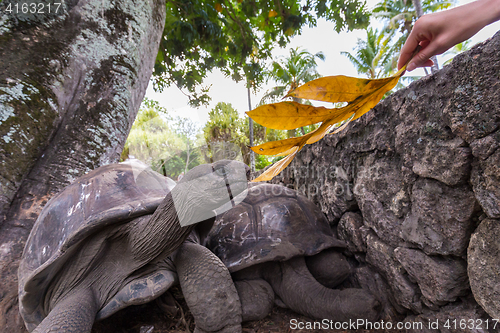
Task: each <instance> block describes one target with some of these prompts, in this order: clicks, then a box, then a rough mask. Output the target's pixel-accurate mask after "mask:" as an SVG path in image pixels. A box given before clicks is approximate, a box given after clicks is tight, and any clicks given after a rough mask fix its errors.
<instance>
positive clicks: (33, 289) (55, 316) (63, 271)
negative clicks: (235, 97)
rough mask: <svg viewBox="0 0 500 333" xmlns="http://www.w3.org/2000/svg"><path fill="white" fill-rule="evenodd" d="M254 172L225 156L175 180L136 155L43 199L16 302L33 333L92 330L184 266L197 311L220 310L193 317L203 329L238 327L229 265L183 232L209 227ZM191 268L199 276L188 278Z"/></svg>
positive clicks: (166, 283) (154, 293) (186, 288)
mask: <svg viewBox="0 0 500 333" xmlns="http://www.w3.org/2000/svg"><path fill="white" fill-rule="evenodd" d="M248 175H249V171H248V167H246V166H245V165H244V164H243V163H240V162H236V161H227V160H223V161H218V162H215V163H212V164H205V165H200V166H198V167H195V168H193V169H192V170H190V171H189V172H188V173H187V174H186V175H185V176H184V177H183V179H182V180H181V181H180V182H179V183H178V184H177V185H175V186H173V185H174V184H175V183H173V181H170V183H169V182H168V181H167V178H165V177H163V176H161V175H159V174H157V173H155V172H153V171H151V170H150V169H148V168H146V166H145V165H144V164H142V163H138V162H131V163H122V164H113V165H108V166H104V167H101V168H98V169H96V170H94V171H92V172H90V173H88V174H87V175H85V176H83V177H81V178H78V179H77V180H76V181H75V182H73V183H72V184H71V185H69V186H68V187H66V188H65V189H64V190H63V191H62V192H60V193H59V194H57V195H56V196H54V197H53V198H52V199H51V200H50V201H49V202H48V203H47V204H46V206H45V207H44V209H43V210H42V212H41V214H40V216H39V217H38V219H37V221H36V222H35V225H34V227H33V230H32V232H31V234H30V236H29V238H28V240H27V243H26V246H25V249H24V253H23V256H22V259H21V262H20V267H19V299H20V303H19V305H20V312H21V315H22V317H23V319H24V321H25V324H26V327H27V328H28V330H29V331H33V332H36V333H41V332H77V333H83V332H90V330H91V328H92V325H93V323H94V320H96V319H102V318H105V317H108V316H110V315H111V314H113V313H115V312H116V311H118V310H120V309H122V308H124V307H126V306H128V305H130V304H141V303H145V302H148V301H150V300H152V299H154V298H155V297H158V296H159V295H160V294H161V293H163V292H164V291H165V290H166V289H168V288H169V287H170V285H172V283H173V282H174V281H175V279H176V275H175V270H177V272H178V274H179V276H180V277H181V278H180V283H181V288H182V290H183V292H185V294H186V295H188V296H187V297H189V295H194V297H195V298H194V299H191V300H189V302H190V303H191V304H194V307H195V308H212V309H215V308H216V309H217V311H215V310H212V312H213V313H210V312H208V314H209V315H208V316H205V317H201V318H196V324H197V326H198V327H197V331H198V332H205V331H209V332H228V333H229V332H231V333H232V332H238V330H240V331H241V325H240V322H241V310H239V312H238V310H236V311H234V310H232V311H225V310H224V307H228V308H231V309H233V308H237V309H239V308H240V305H239V304H240V303H239V300H238V296H237V294H236V290H235V289H234V285H233V283H232V280H231V277H230V275H229V273H228V272H227V269H226V268H225V267H224V266H223V264H222V263H221V262H220V260H219V259H218V258H217V257H215V255H213V254H212V253H211V252H210V251H209V250H208V249H206V248H205V247H203V246H201V245H200V244H197V243H195V242H193V241H188V240H186V241H185V239H186V238H187V237H188V235H189V234H190V233H191V232H192V230H193V228H194V226H195V223H196V222H201V221H202V220H205V222H204V223H209V224H211V223H213V218H214V217H215V213H214V210H215V209H217V208H220V206H222V205H223V204H226V206H227V204H229V205H230V202H232V203H233V204H234V197H233V196H236V195H238V194H240V193H242V192H244V191H245V190H246V188H247V183H248V179H247V178H248ZM236 202H237V201H236ZM210 222H211V223H210ZM204 223H198V225H202V224H204ZM181 245H182V246H181ZM179 246H181V248H180V250H179V251H178V252H177V254H175V253H173V252H174V250H176V249H177V248H178V247H179ZM169 255H171V256H170V258H172V260H169V258H168V256H169ZM172 261H173V263H172ZM173 264H175V265H176V268H174V267H173ZM189 274H196V278H191V279H190V278H188V277H184V278H183V276H184V275H186V276H189ZM194 279H195V280H197V281H199V283H197V284H196V283H195V284H193V283H185V281H186V280H188V281H192V280H194ZM226 291H227V293H228V294H226ZM200 295H203V297H199V296H200ZM214 304H215V305H216V306H215V307H214ZM220 311H222V312H220ZM225 312H227V313H229V314H228V315H229V316H232V317H231V318H229V319H228V318H227V317H228V315H226V314H225ZM226 322H227V323H228V324H226ZM232 323H234V325H235V327H234V328H233V327H231V325H232ZM221 325H222V326H221Z"/></svg>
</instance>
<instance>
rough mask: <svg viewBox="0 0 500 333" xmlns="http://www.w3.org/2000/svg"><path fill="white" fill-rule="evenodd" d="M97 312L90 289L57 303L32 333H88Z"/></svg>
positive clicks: (97, 308)
mask: <svg viewBox="0 0 500 333" xmlns="http://www.w3.org/2000/svg"><path fill="white" fill-rule="evenodd" d="M98 310H99V306H98V304H97V302H96V300H95V297H94V293H93V292H92V290H91V289H87V290H80V291H79V292H75V293H72V294H70V295H68V296H67V297H66V298H64V299H62V300H61V301H59V302H58V303H57V304H56V306H55V307H54V308H53V309H52V310H51V311H50V312H49V314H48V315H47V317H45V319H44V320H43V321H42V322H41V323H40V325H38V326H37V327H36V328H35V330H34V331H33V332H32V333H60V332H65V333H89V332H90V331H91V330H92V325H93V324H94V319H95V316H96V314H97V311H98Z"/></svg>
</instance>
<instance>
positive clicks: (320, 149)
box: [273, 33, 500, 332]
mask: <svg viewBox="0 0 500 333" xmlns="http://www.w3.org/2000/svg"><path fill="white" fill-rule="evenodd" d="M499 145H500V33H497V34H496V35H495V36H494V37H493V38H492V39H490V40H488V41H486V42H485V43H483V44H481V45H478V46H476V47H474V48H473V49H472V50H470V51H469V52H467V53H464V54H461V55H459V56H457V57H456V58H455V59H454V60H453V62H452V63H451V64H450V65H448V66H446V67H444V68H443V69H442V70H440V71H439V72H438V73H436V74H435V75H432V76H427V77H424V78H422V79H420V80H418V81H416V82H414V83H412V84H411V85H410V86H409V87H408V88H406V89H402V90H399V91H398V92H396V93H395V94H393V95H391V96H390V97H389V98H386V99H385V100H384V101H382V102H381V103H380V104H379V105H377V106H376V107H375V108H374V109H373V110H372V111H370V112H369V113H367V114H366V115H364V116H363V117H362V118H360V119H359V120H357V121H355V122H353V123H351V124H350V125H349V126H348V127H347V128H346V129H345V130H344V131H342V132H340V133H339V134H336V135H328V136H327V137H325V138H324V139H323V140H321V141H320V142H318V143H316V144H313V145H311V146H306V147H305V148H304V149H303V151H301V152H300V153H299V154H298V156H297V157H296V158H295V160H294V161H293V162H292V164H291V165H290V166H289V167H288V168H287V169H286V170H284V171H283V172H282V173H281V174H280V176H278V177H276V178H275V179H274V180H273V182H275V183H282V184H284V185H286V186H289V187H291V188H295V189H297V190H299V191H301V192H303V193H304V194H306V195H307V196H308V197H309V198H311V199H313V200H314V201H315V202H316V203H317V204H318V205H319V206H320V207H321V209H322V210H323V212H324V213H325V214H326V215H327V217H328V219H329V221H330V222H331V223H332V225H333V226H334V228H335V230H336V232H337V233H338V235H339V237H340V238H343V239H345V240H346V241H347V243H348V244H349V249H348V251H347V254H348V256H349V258H350V259H351V260H352V262H353V264H354V265H355V266H356V267H357V268H356V270H355V273H354V274H353V276H352V277H351V279H350V282H349V283H350V284H352V285H358V286H362V287H363V288H367V289H370V290H371V291H372V292H373V293H375V294H377V295H378V296H379V297H380V298H381V300H383V301H384V304H385V309H384V314H383V318H384V319H385V320H391V321H392V322H396V321H399V320H406V321H409V322H410V321H413V322H421V323H423V324H424V326H423V329H417V330H416V331H418V332H425V331H429V332H431V331H432V330H430V329H429V320H430V321H431V322H432V323H434V322H435V321H436V320H439V329H440V331H441V332H466V331H469V332H472V331H474V332H482V331H483V332H486V331H487V330H486V325H485V322H484V321H485V320H486V319H488V318H490V317H489V316H488V314H489V315H490V316H492V317H494V318H500V301H499V299H500V297H499V296H500V283H499V282H500V281H499V279H500V265H499V263H500V257H499V256H498V254H499V253H500V245H497V244H500V241H498V239H499V238H498V237H497V236H500V226H499V224H500V220H499V219H500V149H497V148H498V147H499ZM471 235H472V240H471ZM469 244H470V245H469ZM468 248H469V251H468ZM469 281H470V283H469ZM470 285H472V291H471V286H470ZM472 292H474V293H472ZM476 300H477V302H476ZM478 303H479V304H480V305H481V306H479V305H478ZM484 310H485V311H486V312H485V311H484ZM448 319H449V320H451V321H450V323H451V327H448V328H446V327H444V325H445V323H446V320H448ZM455 319H456V320H457V321H456V323H457V328H456V329H454V326H453V322H452V321H453V320H455ZM462 319H465V320H477V321H476V322H474V323H475V324H474V325H470V326H469V327H468V328H465V329H463V328H460V327H459V326H458V325H459V323H460V320H462ZM479 320H483V324H482V325H478V324H479V323H480V321H479ZM490 320H491V319H490ZM468 323H470V322H468ZM490 323H491V322H490ZM479 328H481V329H479ZM474 329H476V330H474ZM490 331H491V325H490ZM494 331H495V330H494ZM496 331H500V324H499V325H498V327H497V330H496ZM432 332H438V331H436V330H434V331H432Z"/></svg>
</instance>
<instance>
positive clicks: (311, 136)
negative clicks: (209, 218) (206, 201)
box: [247, 50, 418, 182]
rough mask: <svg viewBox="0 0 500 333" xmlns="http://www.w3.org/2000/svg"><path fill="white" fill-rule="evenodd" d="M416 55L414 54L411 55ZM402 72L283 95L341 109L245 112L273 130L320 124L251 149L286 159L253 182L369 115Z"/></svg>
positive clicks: (334, 79) (336, 79)
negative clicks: (329, 133) (314, 144)
mask: <svg viewBox="0 0 500 333" xmlns="http://www.w3.org/2000/svg"><path fill="white" fill-rule="evenodd" d="M417 52H418V50H416V51H415V53H414V54H416V53H417ZM405 70H406V65H405V66H403V68H401V69H400V70H399V71H398V72H397V73H396V74H394V75H393V76H390V77H387V78H383V79H358V78H354V77H348V76H343V75H338V76H330V77H324V78H320V79H317V80H313V81H310V82H308V83H306V84H304V85H302V86H300V87H298V88H296V89H294V90H292V91H291V92H289V93H288V95H287V97H296V98H305V99H314V100H318V101H324V102H332V103H337V102H347V103H348V104H347V105H346V106H344V107H341V108H335V109H327V108H324V107H314V106H310V105H303V104H300V103H296V102H281V103H275V104H269V105H262V106H260V107H258V108H256V109H255V110H252V111H249V112H247V114H248V116H250V117H251V118H252V119H253V120H255V121H256V122H257V123H259V124H261V125H263V126H265V127H269V128H273V129H283V130H285V129H286V130H290V129H294V128H298V127H302V126H306V125H310V124H315V123H317V122H322V123H321V126H320V127H318V128H317V129H316V130H314V131H312V132H310V133H307V134H306V135H303V136H300V137H296V138H289V139H285V140H279V141H272V142H266V143H264V144H261V145H259V146H255V147H251V149H252V150H253V151H254V152H256V153H257V154H261V155H277V156H286V155H287V156H286V157H285V158H283V159H282V160H280V161H278V162H277V163H275V164H273V165H272V167H270V168H269V169H267V170H266V171H265V172H264V173H262V174H261V175H260V176H259V177H258V178H257V179H255V180H253V181H255V182H256V181H266V180H271V179H272V178H273V177H274V176H276V175H277V174H279V173H280V172H281V171H282V170H283V169H285V168H286V167H287V166H288V165H289V164H290V162H291V161H292V160H293V158H294V157H295V155H296V154H297V153H298V152H299V151H300V150H301V149H302V148H303V147H304V146H305V145H306V144H312V143H315V142H317V141H319V140H321V139H322V138H323V137H324V136H325V135H326V134H327V133H328V132H330V130H331V129H332V128H333V127H334V126H336V124H339V123H341V122H344V124H342V126H340V127H339V128H337V129H336V130H335V131H334V133H337V132H339V131H341V130H343V129H344V128H345V127H346V126H347V124H348V123H349V122H351V121H353V120H355V119H358V118H359V117H361V116H362V115H364V114H365V113H367V112H368V111H370V110H371V109H372V108H373V107H374V106H375V105H377V103H378V102H379V101H380V100H381V99H382V97H383V96H384V94H385V93H386V92H388V91H389V90H391V89H392V88H394V86H396V84H397V83H398V81H399V78H400V77H401V75H403V73H404V71H405Z"/></svg>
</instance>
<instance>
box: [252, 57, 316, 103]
mask: <svg viewBox="0 0 500 333" xmlns="http://www.w3.org/2000/svg"><path fill="white" fill-rule="evenodd" d="M316 59H320V60H322V61H324V60H325V55H324V54H323V53H322V52H318V53H316V54H312V53H310V52H308V51H306V50H303V49H299V48H295V49H290V55H289V56H288V57H283V58H282V59H280V60H279V61H273V63H272V68H271V70H269V71H266V72H265V75H266V77H267V78H268V79H272V80H274V81H275V82H276V83H278V84H280V85H278V86H276V87H273V88H271V89H270V90H269V91H268V92H267V93H266V94H265V95H264V97H262V99H261V101H260V103H259V105H262V104H265V103H270V102H274V101H277V100H278V98H280V97H283V96H284V95H285V94H286V93H287V92H288V91H290V90H293V89H295V88H297V87H298V86H300V85H301V84H303V83H306V82H308V81H311V80H314V79H317V78H318V77H320V76H321V75H319V73H318V72H317V70H316V67H317V66H318V63H317V62H316Z"/></svg>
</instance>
